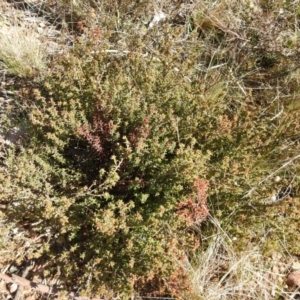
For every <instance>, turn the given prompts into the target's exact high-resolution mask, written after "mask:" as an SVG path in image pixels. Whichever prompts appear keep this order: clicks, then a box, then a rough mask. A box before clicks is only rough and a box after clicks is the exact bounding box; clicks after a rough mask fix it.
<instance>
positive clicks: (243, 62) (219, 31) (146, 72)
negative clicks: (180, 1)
mask: <svg viewBox="0 0 300 300" xmlns="http://www.w3.org/2000/svg"><path fill="white" fill-rule="evenodd" d="M205 5H207V7H205ZM205 5H204V4H200V3H199V5H198V6H196V8H195V10H194V11H193V12H190V13H189V14H188V17H187V18H186V20H185V24H184V26H182V25H178V24H176V23H175V21H174V23H172V20H167V21H165V23H164V24H163V26H161V27H159V28H151V29H147V28H146V27H144V26H143V25H135V23H134V17H132V19H130V18H129V16H134V12H137V11H138V12H139V13H140V7H138V6H135V5H133V6H130V5H129V6H128V7H130V9H131V10H130V13H129V12H128V11H126V8H125V7H118V9H117V11H114V9H116V8H115V7H114V6H111V10H112V11H114V14H112V16H111V18H109V21H108V22H107V23H106V25H105V24H104V23H101V22H104V21H101V20H102V19H101V18H100V17H101V16H102V15H101V14H104V13H106V14H107V13H108V10H109V9H108V8H109V5H108V6H105V7H104V8H101V9H102V10H101V9H100V8H99V14H100V17H99V20H98V24H102V26H103V27H100V28H99V27H98V26H96V25H95V24H97V22H96V20H95V19H93V20H92V19H91V18H90V19H89V18H88V17H87V19H86V21H85V20H83V21H81V22H80V23H78V24H77V25H76V26H77V27H78V28H77V29H78V32H77V33H78V36H77V38H76V41H75V44H74V47H73V49H72V50H69V51H65V52H64V54H61V55H58V56H57V57H55V58H53V61H52V63H51V65H50V67H49V71H48V73H47V74H46V75H45V78H44V79H43V82H41V84H40V85H38V86H35V87H34V88H32V89H27V90H24V95H23V99H22V101H23V102H22V103H23V107H24V111H22V114H21V116H22V117H21V118H22V119H23V120H22V121H23V123H25V124H26V132H27V138H26V142H25V143H24V144H23V146H22V147H21V149H20V148H17V149H13V148H12V149H10V150H8V151H7V155H6V158H5V159H6V163H5V166H4V167H3V174H5V176H4V175H3V176H1V177H0V193H1V195H2V199H1V200H2V201H4V202H5V203H8V204H9V205H8V206H7V210H6V212H5V214H6V217H7V218H8V219H10V220H14V221H15V222H20V223H21V222H22V221H24V218H26V220H28V221H29V222H30V223H38V222H40V223H38V225H37V226H35V227H34V228H33V229H32V230H33V231H34V232H35V233H36V234H45V235H46V236H48V238H47V239H46V240H45V241H44V243H43V244H42V246H33V247H36V248H35V251H31V252H30V254H28V255H27V257H26V258H27V259H28V258H31V257H36V258H37V259H38V258H39V257H41V256H42V255H43V258H44V257H47V259H48V260H50V261H51V264H50V267H49V268H50V269H51V267H52V269H55V268H56V267H57V265H58V266H61V277H62V279H63V280H64V283H65V284H66V285H69V286H70V287H72V286H73V285H74V282H76V283H77V284H79V285H81V286H83V287H84V288H85V289H86V291H93V292H97V293H100V292H103V291H104V290H109V289H113V290H114V291H116V292H119V293H120V294H123V295H124V297H126V295H128V294H129V293H130V292H131V291H132V290H133V289H137V290H144V291H145V290H146V291H150V292H154V290H155V289H156V290H159V289H161V290H163V288H165V289H166V290H167V291H168V292H171V293H174V294H176V293H177V294H180V292H181V291H180V289H185V288H188V285H187V284H185V282H184V276H181V277H182V278H181V277H180V276H179V277H178V278H177V281H176V280H175V279H174V278H175V276H176V274H178V272H179V270H178V265H177V264H176V261H178V260H179V259H180V258H182V255H183V254H184V253H188V252H189V251H193V249H195V248H196V246H197V242H198V240H199V237H198V236H197V234H196V232H194V231H193V230H192V229H191V228H193V226H194V227H195V226H198V227H200V223H201V222H202V221H203V220H204V219H205V216H206V215H207V210H206V202H205V201H206V194H205V192H206V190H205V191H204V188H202V191H201V192H202V193H200V192H199V190H197V187H198V188H199V186H202V187H204V186H205V187H206V186H207V185H206V183H207V182H208V184H209V186H208V191H207V195H208V204H209V205H208V206H209V209H210V213H211V214H212V215H216V216H218V218H219V219H220V220H221V225H222V227H224V228H225V229H226V231H228V233H229V235H230V236H232V237H237V238H238V242H236V248H237V249H239V248H242V247H244V246H245V244H247V243H251V242H253V243H257V242H262V240H261V238H262V237H264V243H262V249H264V250H266V251H267V252H268V251H271V250H273V249H276V247H279V244H280V242H281V241H282V237H283V236H284V237H285V240H286V241H288V242H287V244H286V245H285V247H286V249H288V250H290V251H291V252H293V253H297V254H299V252H300V251H299V246H298V245H299V243H292V242H291V241H292V240H293V239H295V238H296V239H298V238H299V236H298V233H297V230H296V228H297V226H298V222H299V221H298V219H299V218H298V206H299V205H298V204H297V203H296V200H295V199H297V196H298V188H297V187H298V184H299V176H298V175H297V174H298V172H299V159H298V156H297V155H299V145H298V143H299V142H298V140H299V132H298V131H299V105H298V101H299V100H298V97H299V90H298V85H299V72H298V69H297V68H298V58H297V57H298V52H297V51H298V50H297V43H298V42H297V41H296V40H295V39H294V38H293V34H296V33H293V34H291V30H292V28H293V26H292V25H291V23H290V22H287V21H286V19H281V18H280V17H279V16H278V14H276V13H275V12H273V13H269V14H268V18H269V19H268V20H269V21H270V22H272V24H278V23H279V24H281V27H280V29H281V30H282V28H284V30H285V32H286V33H287V35H286V36H288V37H287V39H286V38H283V37H282V38H277V37H278V30H279V29H278V28H277V27H276V26H277V25H274V26H275V27H274V28H275V29H274V28H273V27H272V28H273V29H272V30H271V29H270V32H269V36H266V34H265V29H266V26H267V24H268V23H267V21H264V20H263V18H262V16H263V15H264V14H265V13H266V12H265V8H264V7H261V8H260V7H254V8H253V7H252V6H249V5H246V4H245V3H244V8H245V9H244V10H242V11H243V12H242V13H240V14H239V15H238V16H234V15H233V12H234V11H235V10H236V9H240V8H241V7H239V5H238V4H236V3H235V4H234V5H232V7H230V5H225V4H224V3H223V4H222V7H209V5H208V4H205ZM240 5H241V6H242V4H240ZM221 8H222V9H223V10H227V11H228V14H226V13H225V14H224V13H222V14H221V13H220V9H221ZM128 9H129V8H128ZM276 9H277V8H276ZM286 9H292V8H290V7H287V8H286ZM207 11H208V12H211V14H208V12H207ZM89 16H90V15H89ZM125 16H126V18H129V19H130V20H131V21H128V20H127V21H126V22H125V19H126V18H125ZM250 16H251V17H250ZM173 17H174V18H175V16H173ZM230 17H232V18H233V19H232V20H233V21H232V22H230ZM94 18H96V17H95V16H94ZM174 20H175V19H174ZM93 22H94V23H93ZM276 22H277V23H276ZM237 24H240V27H236V26H237ZM175 25H176V26H175ZM105 26H106V27H105ZM230 26H231V27H230ZM268 28H269V27H268ZM114 29H117V30H114ZM125 32H126V34H125ZM288 33H290V35H288ZM270 38H271V39H272V41H273V44H272V45H271V44H270V43H269V42H268V41H269V40H268V39H270ZM276 38H277V39H276ZM287 51H290V52H289V53H288V54H287ZM4 170H5V171H4ZM4 172H5V173H4ZM275 176H279V177H275ZM195 182H201V184H202V185H199V184H198V185H197V184H196V183H195ZM200 194H201V195H202V198H201V197H199V195H200ZM197 196H198V197H197ZM272 196H273V197H272ZM274 197H275V198H274ZM279 198H282V200H280V201H277V203H274V202H276V200H278V199H279ZM192 200H193V201H194V203H193V204H191V203H190V202H189V201H192ZM193 205H197V207H201V208H203V209H202V210H199V209H198V210H197V209H196V208H195V206H193ZM182 207H183V208H184V209H185V210H186V211H180V208H182ZM24 211H26V214H24ZM196 212H198V213H199V214H197V213H196ZM282 215H284V218H281V217H280V216H282ZM183 216H184V217H183ZM197 218H198V219H197ZM190 220H194V224H191V223H190V222H189V221H190ZM191 225H193V226H191ZM202 230H203V232H209V231H210V228H209V226H206V227H205V228H202ZM183 275H184V274H183ZM149 282H150V283H152V287H151V288H150V287H149V286H148V285H147V283H149ZM168 283H172V284H173V285H172V284H168ZM150 286H151V285H150ZM144 287H145V289H144ZM146 287H148V290H147V288H146Z"/></svg>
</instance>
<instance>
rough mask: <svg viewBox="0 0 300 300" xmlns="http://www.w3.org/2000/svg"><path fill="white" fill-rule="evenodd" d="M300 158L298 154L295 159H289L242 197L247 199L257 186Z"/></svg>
mask: <svg viewBox="0 0 300 300" xmlns="http://www.w3.org/2000/svg"><path fill="white" fill-rule="evenodd" d="M298 158H300V154H298V155H296V156H295V157H293V158H291V159H290V160H289V161H287V162H286V163H284V164H283V165H282V166H281V167H280V168H278V169H277V170H276V171H274V172H273V173H272V174H270V175H268V176H267V177H266V178H264V179H263V180H262V181H260V182H259V183H258V184H257V185H256V186H255V187H253V188H252V189H251V190H250V191H249V192H248V193H247V194H246V195H245V196H244V197H243V199H244V198H247V197H249V196H250V195H251V194H252V193H253V192H254V191H255V190H256V189H257V188H258V186H259V185H261V184H262V183H264V182H266V181H267V180H269V179H270V178H272V177H273V176H274V175H275V174H276V173H278V172H279V171H280V170H282V169H284V168H285V167H287V166H288V165H289V164H291V163H292V162H293V161H295V160H296V159H298Z"/></svg>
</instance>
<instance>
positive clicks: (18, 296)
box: [12, 263, 34, 300]
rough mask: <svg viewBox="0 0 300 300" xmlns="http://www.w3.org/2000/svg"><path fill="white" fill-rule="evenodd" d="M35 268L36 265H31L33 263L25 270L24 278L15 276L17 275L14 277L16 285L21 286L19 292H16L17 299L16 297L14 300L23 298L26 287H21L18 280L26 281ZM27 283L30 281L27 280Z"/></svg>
mask: <svg viewBox="0 0 300 300" xmlns="http://www.w3.org/2000/svg"><path fill="white" fill-rule="evenodd" d="M33 267H34V264H31V263H30V264H28V265H27V266H26V268H25V270H24V271H23V273H22V277H19V276H17V275H15V274H13V275H12V278H13V280H14V282H15V283H16V284H18V285H19V287H18V289H17V292H16V295H15V297H14V300H20V299H21V298H22V295H23V290H24V285H20V284H19V283H18V278H19V279H21V280H26V279H25V277H26V276H27V275H28V273H29V271H30V270H31V269H32V268H33ZM26 281H28V280H26ZM29 286H30V284H29Z"/></svg>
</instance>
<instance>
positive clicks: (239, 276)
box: [181, 219, 291, 300]
mask: <svg viewBox="0 0 300 300" xmlns="http://www.w3.org/2000/svg"><path fill="white" fill-rule="evenodd" d="M211 221H212V222H214V224H219V222H218V221H217V220H216V219H211ZM234 243H235V241H234V240H231V239H230V238H229V237H228V236H227V234H226V233H225V232H224V231H223V230H222V229H221V228H220V227H219V229H218V232H217V233H216V234H215V235H214V236H213V237H209V242H208V243H207V245H208V246H207V247H206V248H205V249H203V250H201V251H200V253H199V252H198V253H197V254H193V257H192V259H186V260H185V261H184V262H183V263H181V264H182V267H183V268H184V269H185V270H186V271H187V273H188V274H189V278H190V282H191V286H192V295H193V296H189V299H197V300H198V299H205V300H210V299H211V300H218V299H253V300H254V299H266V300H271V299H277V298H276V297H278V296H280V295H281V296H283V295H284V296H285V297H286V298H284V299H291V298H290V296H289V294H288V293H287V292H286V290H285V282H284V279H285V276H286V273H285V272H286V270H287V267H286V264H284V263H283V257H282V256H281V255H279V256H277V254H274V257H273V259H270V258H268V257H265V256H264V255H263V254H262V253H261V251H260V248H259V245H257V246H256V247H252V248H249V249H246V248H245V250H244V251H242V252H241V251H237V250H236V249H235V247H234Z"/></svg>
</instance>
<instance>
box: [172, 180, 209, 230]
mask: <svg viewBox="0 0 300 300" xmlns="http://www.w3.org/2000/svg"><path fill="white" fill-rule="evenodd" d="M208 185H209V183H208V181H201V180H200V179H199V178H196V179H195V180H194V188H195V192H196V196H195V195H190V196H189V197H188V199H187V200H181V201H180V202H179V203H178V205H177V213H178V215H179V216H181V217H182V218H183V219H184V220H185V221H186V222H187V224H188V225H189V226H190V225H193V224H194V225H199V224H200V223H201V222H203V221H204V220H205V219H206V218H207V217H208V215H209V210H208V207H207V194H206V192H207V189H208Z"/></svg>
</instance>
